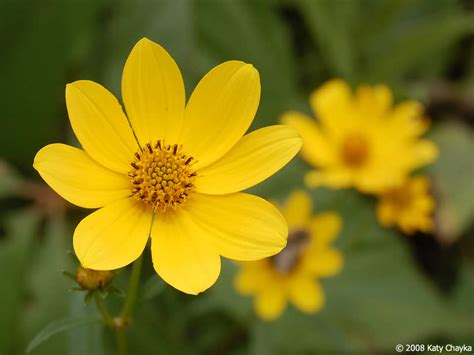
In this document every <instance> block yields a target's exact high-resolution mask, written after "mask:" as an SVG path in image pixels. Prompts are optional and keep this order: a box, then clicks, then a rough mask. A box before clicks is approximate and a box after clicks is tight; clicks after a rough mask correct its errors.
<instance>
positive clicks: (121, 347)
mask: <svg viewBox="0 0 474 355" xmlns="http://www.w3.org/2000/svg"><path fill="white" fill-rule="evenodd" d="M115 334H117V355H127V334H126V328H117V329H115Z"/></svg>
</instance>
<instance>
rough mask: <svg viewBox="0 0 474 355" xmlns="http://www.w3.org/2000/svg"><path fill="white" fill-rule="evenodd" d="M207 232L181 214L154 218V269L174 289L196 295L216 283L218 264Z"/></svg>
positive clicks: (168, 214)
mask: <svg viewBox="0 0 474 355" xmlns="http://www.w3.org/2000/svg"><path fill="white" fill-rule="evenodd" d="M206 233H207V232H206V231H203V230H202V229H200V228H199V227H198V226H196V225H195V223H194V221H193V220H192V218H191V217H190V216H189V214H188V213H186V211H184V210H177V211H176V212H175V213H167V214H164V215H160V214H157V215H156V217H155V220H154V223H153V228H152V232H151V234H152V240H151V253H152V258H153V266H154V268H155V270H156V272H157V273H158V275H160V276H161V277H162V278H163V280H165V281H166V282H167V283H169V284H170V285H171V286H173V287H174V288H176V289H178V290H180V291H182V292H185V293H189V294H192V295H197V294H198V293H200V292H202V291H205V290H207V289H208V288H209V287H211V286H212V285H213V284H214V283H215V282H216V280H217V278H218V276H219V273H220V270H221V261H220V257H219V254H218V252H217V250H216V249H215V247H214V246H213V245H212V243H210V242H209V241H208V238H207V235H206Z"/></svg>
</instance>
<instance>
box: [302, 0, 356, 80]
mask: <svg viewBox="0 0 474 355" xmlns="http://www.w3.org/2000/svg"><path fill="white" fill-rule="evenodd" d="M296 4H297V5H298V6H299V10H300V14H301V16H303V18H304V19H305V23H306V26H308V29H309V31H310V33H311V35H312V37H313V39H314V41H315V42H316V43H317V44H318V46H319V48H320V49H321V50H320V53H321V55H322V56H323V57H324V58H325V60H326V63H327V64H328V66H329V67H330V68H331V70H332V73H333V75H335V76H342V77H344V78H346V79H348V80H351V79H352V78H353V76H354V74H355V63H356V54H357V53H356V51H355V48H354V47H355V42H354V40H353V35H354V28H355V26H356V19H357V17H356V15H357V8H358V6H359V5H358V4H359V2H357V1H333V0H318V1H313V0H297V1H296Z"/></svg>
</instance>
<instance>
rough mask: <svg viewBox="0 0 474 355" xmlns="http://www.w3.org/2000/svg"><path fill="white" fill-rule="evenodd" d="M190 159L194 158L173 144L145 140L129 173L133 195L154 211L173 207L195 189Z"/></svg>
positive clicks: (184, 200)
mask: <svg viewBox="0 0 474 355" xmlns="http://www.w3.org/2000/svg"><path fill="white" fill-rule="evenodd" d="M192 163H193V158H192V157H190V156H188V155H186V154H184V153H183V152H182V151H181V147H180V146H178V145H176V144H174V145H165V144H164V143H163V142H162V141H160V140H159V141H157V142H156V144H155V145H154V146H152V145H151V144H149V143H148V144H146V146H145V147H144V148H143V150H141V151H139V152H137V153H135V160H134V161H133V162H132V163H131V165H132V168H133V169H132V170H130V172H129V173H128V176H129V177H130V182H131V189H132V194H133V196H134V197H135V198H136V199H137V200H139V201H141V202H144V203H145V204H147V205H148V206H150V207H152V208H153V210H154V211H161V212H165V211H166V210H167V209H168V208H172V209H175V208H176V207H177V206H179V205H182V204H183V203H185V202H186V200H187V198H188V197H189V195H190V194H192V193H193V192H194V190H195V188H194V180H195V178H196V172H195V171H194V170H193V169H192Z"/></svg>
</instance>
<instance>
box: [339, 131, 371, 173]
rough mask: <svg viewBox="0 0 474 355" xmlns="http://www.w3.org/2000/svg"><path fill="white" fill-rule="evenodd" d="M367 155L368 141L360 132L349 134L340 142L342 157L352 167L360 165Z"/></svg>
mask: <svg viewBox="0 0 474 355" xmlns="http://www.w3.org/2000/svg"><path fill="white" fill-rule="evenodd" d="M368 156H369V142H367V139H366V138H365V137H364V136H362V135H360V134H351V135H348V136H347V137H346V139H345V140H344V142H343V144H342V159H343V160H344V162H345V163H346V164H347V165H350V166H352V167H359V166H361V165H362V164H363V163H364V162H365V161H366V160H367V158H368Z"/></svg>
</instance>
